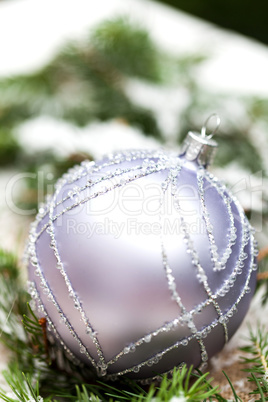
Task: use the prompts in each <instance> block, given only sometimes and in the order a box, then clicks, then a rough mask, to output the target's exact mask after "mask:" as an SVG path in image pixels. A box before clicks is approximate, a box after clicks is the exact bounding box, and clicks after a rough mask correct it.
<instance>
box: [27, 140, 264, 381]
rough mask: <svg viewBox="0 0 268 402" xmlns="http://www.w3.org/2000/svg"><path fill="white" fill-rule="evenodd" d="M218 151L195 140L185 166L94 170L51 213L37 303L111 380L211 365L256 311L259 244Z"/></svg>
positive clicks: (143, 154)
mask: <svg viewBox="0 0 268 402" xmlns="http://www.w3.org/2000/svg"><path fill="white" fill-rule="evenodd" d="M200 144H201V145H200ZM199 145H200V146H199ZM213 146H214V145H213V141H212V140H208V139H206V140H205V141H204V138H203V139H202V138H201V139H200V138H199V137H196V135H195V134H192V135H190V137H188V142H187V141H186V145H185V147H184V150H183V152H182V155H181V156H179V157H178V156H174V155H173V156H172V155H170V154H168V153H165V152H162V151H128V152H122V153H116V154H113V155H109V156H108V157H107V158H105V159H103V160H102V161H99V162H97V163H93V162H83V163H82V164H81V166H78V167H76V168H74V169H72V170H70V171H69V172H68V173H66V174H65V175H64V176H63V177H62V178H61V179H60V180H59V181H58V183H57V185H56V188H55V193H54V195H53V197H52V198H51V199H49V200H48V202H47V203H46V204H45V205H43V206H41V207H40V210H39V213H38V215H37V218H36V220H35V222H34V223H33V224H32V227H31V231H30V236H29V243H28V247H27V257H28V268H29V289H30V293H31V296H32V298H33V300H34V302H35V304H36V308H37V309H38V314H39V315H40V316H41V317H46V319H47V321H48V327H49V330H50V331H51V333H52V334H53V336H54V337H55V338H56V339H57V340H58V342H59V344H61V347H62V348H63V349H64V350H65V352H66V353H67V354H68V356H69V357H70V358H71V359H73V360H74V361H77V362H78V361H79V362H82V363H84V364H86V365H89V366H90V367H92V368H93V369H94V370H95V371H96V373H97V374H98V375H100V376H106V377H107V378H116V377H117V376H121V375H127V376H129V377H131V378H135V379H143V380H146V379H151V378H153V377H155V376H156V375H157V374H159V373H164V372H168V371H170V370H172V368H173V367H174V366H179V365H180V364H182V363H183V362H186V363H187V364H188V365H191V364H193V365H194V366H195V367H197V366H200V365H204V364H206V362H207V360H208V359H209V358H210V357H211V356H213V355H214V354H215V353H217V352H219V351H220V350H221V349H222V347H223V346H224V344H225V343H226V342H227V341H228V339H230V337H231V336H232V335H233V334H234V332H235V331H236V330H237V328H238V327H239V325H240V323H241V322H242V320H243V318H244V316H245V314H246V312H247V309H248V307H249V302H250V300H251V298H252V295H253V292H254V289H255V283H256V269H257V265H256V255H257V250H256V244H255V241H254V238H253V230H252V228H251V227H250V224H249V222H248V220H247V218H246V217H245V214H244V212H243V210H242V208H241V206H240V205H239V203H238V202H237V200H236V199H235V197H233V196H232V195H231V194H230V192H229V191H228V190H227V189H226V187H225V186H224V185H223V184H222V183H221V182H220V181H219V180H218V179H216V178H215V177H214V176H213V175H212V174H210V173H209V172H208V171H207V170H206V160H207V158H208V155H206V152H210V148H213Z"/></svg>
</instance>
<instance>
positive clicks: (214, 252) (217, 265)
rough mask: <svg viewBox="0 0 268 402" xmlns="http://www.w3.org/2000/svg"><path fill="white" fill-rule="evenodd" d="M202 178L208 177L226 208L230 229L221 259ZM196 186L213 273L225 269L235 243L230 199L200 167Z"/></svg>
mask: <svg viewBox="0 0 268 402" xmlns="http://www.w3.org/2000/svg"><path fill="white" fill-rule="evenodd" d="M204 177H205V178H208V177H209V178H210V181H209V182H210V184H211V185H212V186H213V187H215V188H216V189H217V191H218V193H219V195H220V196H221V198H222V201H223V203H224V205H225V206H226V209H227V212H228V217H229V221H230V227H229V230H228V234H227V237H228V245H227V247H226V250H225V251H224V253H223V255H222V257H221V258H220V257H219V254H218V247H217V245H216V241H215V238H214V235H213V226H212V224H211V221H210V217H209V212H208V209H207V207H206V203H205V190H204ZM197 184H198V195H199V199H200V202H201V206H202V211H203V217H204V220H205V223H206V230H207V234H208V238H209V242H210V251H211V260H212V262H213V264H214V268H213V269H214V270H215V271H220V270H222V269H225V266H226V262H227V261H228V258H229V257H230V255H231V253H232V246H233V245H234V244H235V241H236V227H235V225H234V216H233V213H232V209H231V205H230V204H231V202H232V200H231V199H230V197H227V196H226V195H225V191H226V189H225V188H222V186H220V185H219V182H218V180H217V179H214V177H213V176H211V175H208V174H207V171H206V170H205V169H204V168H203V167H202V166H200V167H199V169H198V171H197Z"/></svg>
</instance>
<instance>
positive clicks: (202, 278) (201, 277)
mask: <svg viewBox="0 0 268 402" xmlns="http://www.w3.org/2000/svg"><path fill="white" fill-rule="evenodd" d="M173 186H174V191H173V192H174V194H175V192H176V188H177V183H176V178H175V179H174V181H173ZM174 206H175V209H176V210H177V211H178V214H179V218H180V221H181V227H182V231H183V238H184V242H185V243H186V245H187V252H188V253H189V254H190V255H191V257H192V264H193V266H194V267H195V268H196V270H197V279H198V281H199V282H200V283H201V284H202V285H203V288H204V290H205V292H206V293H207V295H208V298H209V299H210V300H211V303H212V304H213V306H214V308H215V310H216V312H217V314H218V315H219V317H220V318H221V317H222V311H221V309H220V306H219V304H218V303H217V301H216V300H215V295H213V293H212V291H211V289H210V287H209V284H208V281H207V275H206V273H205V271H204V269H203V267H202V266H201V264H200V261H199V257H198V253H197V251H196V250H195V248H194V244H193V241H192V239H191V237H190V233H189V232H188V229H187V225H186V223H185V221H184V218H183V214H182V211H181V207H180V202H179V200H178V198H176V200H175V202H174ZM220 322H221V321H220ZM221 324H222V326H223V330H224V335H225V342H228V328H227V326H226V324H225V323H224V322H221Z"/></svg>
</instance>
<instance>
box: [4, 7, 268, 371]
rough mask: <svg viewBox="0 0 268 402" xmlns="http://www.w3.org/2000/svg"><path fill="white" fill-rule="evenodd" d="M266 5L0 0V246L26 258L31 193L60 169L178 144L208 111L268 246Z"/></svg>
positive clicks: (38, 197)
mask: <svg viewBox="0 0 268 402" xmlns="http://www.w3.org/2000/svg"><path fill="white" fill-rule="evenodd" d="M164 3H166V4H164ZM167 4H169V5H172V6H173V7H170V6H168V5H167ZM267 8H268V3H267V4H266V3H265V2H261V0H255V1H254V2H249V1H245V0H244V1H243V2H242V1H241V0H236V1H234V2H231V0H224V1H223V0H222V1H217V2H215V1H212V0H203V1H197V0H195V1H194V0H192V1H185V0H180V1H175V0H173V1H172V0H169V1H163V2H160V1H157V2H156V1H149V0H109V1H108V0H98V1H97V2H92V1H88V0H68V1H66V0H39V1H38V2H37V1H36V0H1V1H0V167H1V171H0V194H1V198H0V222H1V224H0V248H2V249H5V250H11V251H12V252H14V253H17V254H18V255H19V256H21V255H22V250H23V247H24V242H25V239H26V237H27V233H28V228H29V223H30V222H31V221H32V220H33V217H34V215H35V214H36V212H37V206H38V204H39V203H42V202H44V200H45V196H46V194H47V193H51V192H52V191H53V184H54V183H55V181H56V180H57V178H58V177H60V176H61V175H62V174H63V173H64V172H65V171H66V170H67V169H68V168H69V167H71V166H73V165H74V164H77V163H80V162H81V161H82V160H84V159H85V158H87V159H94V158H100V157H101V156H102V155H103V154H105V153H108V152H110V151H114V150H119V149H126V148H159V147H163V148H167V149H172V150H175V151H176V150H177V151H178V152H179V149H180V144H181V142H182V140H183V138H184V137H185V135H186V134H187V131H188V130H197V131H200V129H201V127H202V125H203V123H204V121H205V120H206V119H207V117H208V116H209V115H211V114H212V113H215V112H216V113H218V114H219V116H220V118H221V127H220V130H219V132H218V133H217V141H218V143H219V150H218V153H217V156H216V159H215V163H214V165H213V166H212V167H211V170H212V171H213V172H214V173H215V174H216V175H217V176H218V177H220V178H221V179H223V180H225V181H226V182H227V184H228V185H229V187H231V188H232V191H233V192H234V193H235V195H236V196H237V197H238V198H239V200H240V201H241V203H242V205H243V207H244V209H245V210H246V213H247V215H248V217H249V219H250V222H251V223H252V225H253V226H255V228H256V237H257V240H258V241H259V244H260V247H266V246H267V244H268V226H267V223H268V219H267V218H268V204H267V197H268V186H267V183H268V182H267V172H268V159H267V158H268V80H267V71H268V48H267V43H268V29H267V15H268V13H267V11H268V10H267ZM212 129H213V125H212ZM266 265H267V261H265V259H264V260H263V261H262V263H261V267H260V270H266ZM257 310H258V309H257ZM254 311H255V312H254V314H252V316H251V318H253V319H255V320H257V319H258V314H256V308H255V310H254ZM0 364H1V363H0Z"/></svg>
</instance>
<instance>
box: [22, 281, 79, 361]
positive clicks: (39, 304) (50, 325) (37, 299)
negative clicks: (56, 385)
mask: <svg viewBox="0 0 268 402" xmlns="http://www.w3.org/2000/svg"><path fill="white" fill-rule="evenodd" d="M28 292H29V294H30V295H31V298H32V300H33V301H34V302H35V303H36V306H35V307H36V308H37V310H38V311H39V312H40V313H42V315H44V317H45V318H46V320H47V324H48V326H47V329H48V331H52V332H53V334H54V337H55V338H56V339H57V340H58V342H59V343H60V345H61V346H62V348H63V350H64V352H65V353H66V355H67V357H68V358H69V359H70V360H71V361H72V363H73V364H75V365H78V366H79V365H82V363H81V362H80V360H78V359H77V358H76V357H75V355H74V354H73V352H72V351H71V350H70V349H69V348H68V347H67V346H66V345H65V343H64V342H63V340H62V338H61V336H60V334H59V333H58V331H57V330H56V328H55V326H54V324H53V322H52V321H51V318H50V317H49V315H48V313H47V311H46V309H45V307H44V304H43V303H42V301H41V299H40V295H39V292H38V290H37V288H36V286H35V283H34V282H32V281H28Z"/></svg>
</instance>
